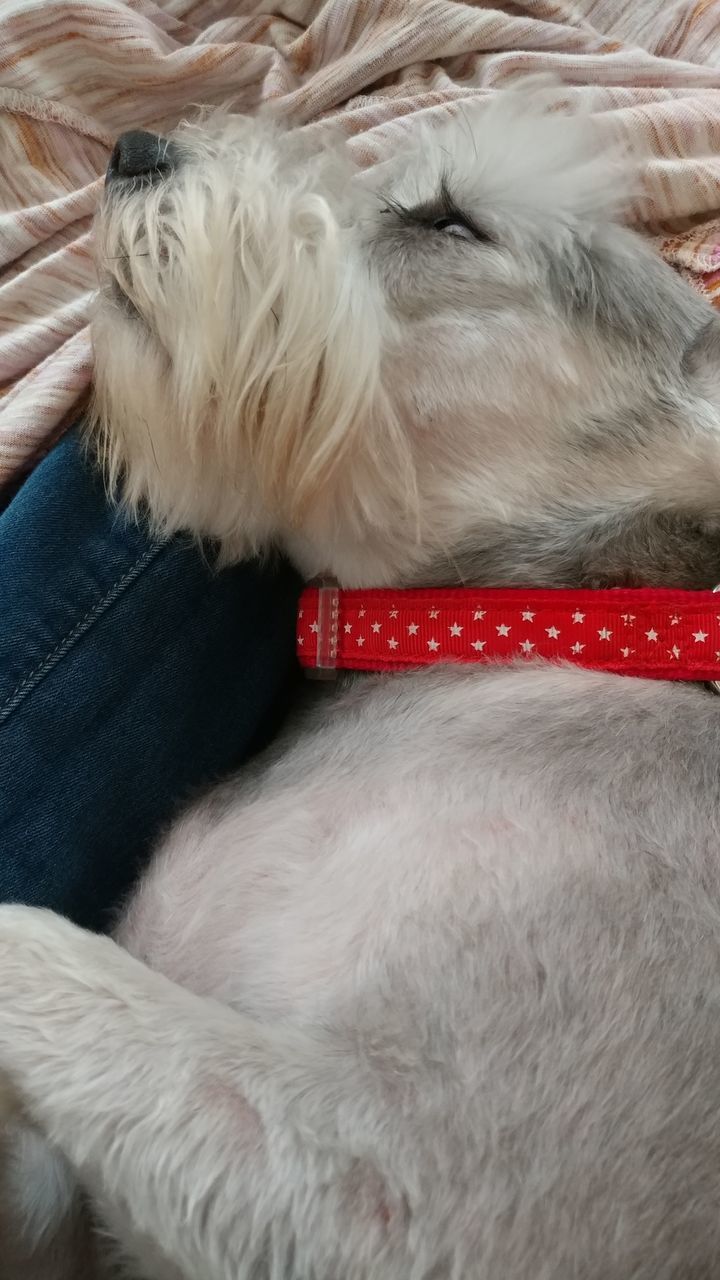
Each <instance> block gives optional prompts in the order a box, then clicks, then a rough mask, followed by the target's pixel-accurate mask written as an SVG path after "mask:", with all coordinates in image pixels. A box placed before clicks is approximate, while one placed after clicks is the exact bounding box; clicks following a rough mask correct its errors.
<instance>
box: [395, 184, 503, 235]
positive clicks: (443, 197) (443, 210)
mask: <svg viewBox="0 0 720 1280" xmlns="http://www.w3.org/2000/svg"><path fill="white" fill-rule="evenodd" d="M386 211H387V212H388V213H393V214H395V215H396V216H397V217H398V218H399V219H400V220H401V221H402V222H403V223H404V224H405V225H406V226H407V225H410V226H416V227H427V229H428V230H430V231H436V232H441V233H442V234H444V235H449V236H454V237H456V238H457V239H459V240H472V241H476V242H479V243H481V244H493V243H495V240H494V237H493V236H492V235H491V234H490V232H489V231H488V230H487V228H485V227H481V226H479V224H478V223H477V222H476V221H475V219H474V218H473V217H472V216H471V215H470V214H469V213H467V212H466V211H465V210H464V209H462V208H461V207H460V205H459V204H458V203H457V201H456V199H455V197H454V196H453V194H452V192H451V191H450V189H449V187H448V184H447V182H446V180H445V179H443V181H442V182H441V184H440V190H439V191H438V194H437V196H433V197H432V199H430V200H425V201H423V202H422V203H420V204H416V205H412V206H408V205H402V204H400V203H399V202H397V201H394V200H386Z"/></svg>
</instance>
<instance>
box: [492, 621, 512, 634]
mask: <svg viewBox="0 0 720 1280" xmlns="http://www.w3.org/2000/svg"><path fill="white" fill-rule="evenodd" d="M495 630H496V631H497V633H498V635H499V636H509V635H510V632H511V631H512V627H506V626H505V623H504V622H501V623H500V626H499V627H496V628H495Z"/></svg>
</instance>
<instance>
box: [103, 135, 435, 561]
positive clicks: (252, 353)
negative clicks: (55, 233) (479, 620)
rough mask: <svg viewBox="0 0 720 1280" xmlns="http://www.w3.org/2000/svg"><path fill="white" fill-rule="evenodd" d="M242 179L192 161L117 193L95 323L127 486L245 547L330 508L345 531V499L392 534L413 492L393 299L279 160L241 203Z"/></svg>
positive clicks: (165, 517)
mask: <svg viewBox="0 0 720 1280" xmlns="http://www.w3.org/2000/svg"><path fill="white" fill-rule="evenodd" d="M238 182H239V179H238V176H237V174H234V175H232V176H231V177H225V178H224V177H223V170H222V169H221V168H220V167H218V166H215V167H212V168H211V169H208V168H207V167H204V166H202V165H199V164H193V163H192V162H191V163H188V164H187V166H186V167H184V168H183V169H181V170H180V171H179V172H178V173H177V175H173V177H172V179H171V181H169V182H168V183H164V184H161V185H160V186H158V187H156V188H152V189H150V190H148V191H147V192H140V193H132V192H131V193H130V194H129V195H127V196H123V195H122V194H121V195H120V196H119V198H118V197H116V196H114V195H112V194H111V195H110V197H109V198H108V200H107V202H106V205H105V207H104V210H103V212H102V214H101V217H100V219H99V225H98V257H99V261H100V265H101V269H102V271H103V274H104V275H105V277H106V280H107V281H108V282H109V283H107V284H106V286H105V289H104V293H103V295H102V296H101V301H100V305H99V308H98V313H97V317H96V320H95V325H94V343H95V351H96V395H95V406H94V418H95V422H96V425H97V429H98V438H99V441H100V451H101V454H102V457H103V461H104V463H105V467H106V471H107V474H108V476H109V480H110V483H111V485H113V486H114V485H115V484H116V482H117V481H118V480H119V479H122V490H123V493H124V497H125V499H126V501H128V502H129V503H130V504H131V505H133V506H137V505H139V504H145V505H147V506H148V508H149V510H150V512H151V514H152V515H153V517H154V518H155V521H156V522H157V523H158V524H159V525H160V526H161V527H162V528H163V529H165V530H168V531H169V530H174V529H179V528H188V529H190V530H192V531H193V532H195V533H198V534H209V535H211V536H214V537H217V538H219V539H220V540H221V542H223V543H224V544H225V546H226V548H227V550H228V552H229V554H231V555H235V554H242V553H244V552H245V551H247V550H248V549H256V548H257V547H258V546H261V545H262V544H263V543H264V542H266V541H267V540H268V538H270V537H271V535H272V531H273V530H277V529H282V528H290V529H302V528H304V527H308V526H311V525H312V524H313V523H314V522H315V523H316V522H317V521H318V519H319V517H320V516H322V518H323V520H324V523H325V526H326V528H327V527H329V526H330V525H331V524H332V520H333V519H334V518H336V517H337V513H338V508H339V507H342V515H343V519H344V520H348V519H353V518H355V519H356V520H357V521H358V522H359V524H363V523H365V524H370V525H374V526H377V525H378V524H381V523H382V519H383V510H382V509H383V503H384V502H392V503H393V505H394V506H396V504H397V498H396V495H397V493H398V491H400V492H403V491H404V492H406V493H408V494H410V493H412V489H413V483H412V475H411V471H412V468H411V464H410V457H409V449H408V446H407V444H406V442H405V438H404V436H403V433H402V431H401V429H400V427H399V426H398V423H397V421H396V419H395V417H394V415H393V413H392V411H391V409H390V407H389V401H388V398H387V396H386V395H385V393H384V390H383V386H382V379H381V345H382V324H381V320H380V313H381V308H380V305H379V301H378V298H377V297H376V296H375V294H374V290H373V285H372V282H371V280H370V277H369V275H368V272H367V271H366V270H365V269H364V267H363V264H362V262H361V261H360V259H359V257H358V255H357V252H356V250H355V248H354V245H353V242H352V239H351V238H350V236H349V233H348V232H347V231H345V230H344V229H343V227H342V226H341V224H340V222H339V221H338V220H337V218H336V217H335V216H334V213H333V212H332V211H331V209H330V206H329V204H328V203H327V201H326V200H325V199H323V198H321V197H319V196H317V195H316V194H314V193H313V192H312V191H311V190H306V191H303V190H300V191H298V190H297V188H296V187H293V186H292V184H289V183H287V181H285V182H284V181H283V180H282V176H281V174H280V172H279V169H278V166H277V162H276V160H275V158H274V156H272V155H270V156H269V157H268V158H267V159H263V154H262V152H258V153H257V154H256V155H255V156H254V169H253V171H252V172H250V173H248V174H246V175H245V183H246V188H243V194H242V195H241V196H240V198H238V190H239V186H238ZM245 189H246V190H247V194H244V191H245ZM389 476H392V477H393V484H392V490H393V492H392V494H390V493H389V491H388V483H387V480H388V477H389ZM403 478H404V479H403Z"/></svg>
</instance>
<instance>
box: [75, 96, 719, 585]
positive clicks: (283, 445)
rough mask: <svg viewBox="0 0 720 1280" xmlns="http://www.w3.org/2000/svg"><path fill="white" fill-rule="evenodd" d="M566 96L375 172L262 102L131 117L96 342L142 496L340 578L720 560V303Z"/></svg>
mask: <svg viewBox="0 0 720 1280" xmlns="http://www.w3.org/2000/svg"><path fill="white" fill-rule="evenodd" d="M546 105H547V104H546V103H545V101H544V99H543V95H542V93H540V94H539V93H538V92H536V93H534V94H530V95H526V94H522V93H515V92H513V93H503V94H499V95H498V96H497V100H496V102H495V104H494V105H491V106H489V107H484V109H483V110H482V111H481V112H474V113H471V112H470V111H468V112H464V113H462V114H459V115H458V116H457V117H456V119H455V120H454V121H453V122H452V123H451V124H449V125H446V126H444V127H442V128H440V129H434V130H433V129H431V128H429V127H427V126H425V127H421V128H418V129H417V130H416V132H415V135H414V137H412V146H411V147H410V146H408V148H406V149H403V153H402V154H400V155H398V157H397V159H396V160H391V161H389V162H387V163H385V164H383V165H381V166H379V167H378V168H377V169H376V170H370V171H367V172H360V171H359V170H358V169H357V168H356V167H355V166H354V165H353V163H352V160H351V158H350V156H349V154H348V150H347V148H346V147H345V146H343V145H341V144H340V143H339V142H337V141H335V140H333V138H332V137H331V136H327V135H326V134H325V132H324V131H323V130H320V129H313V130H309V131H299V132H298V131H288V130H286V129H284V128H282V127H280V126H278V125H276V124H273V123H271V122H268V121H267V120H261V121H258V120H251V119H246V118H239V117H230V116H224V115H219V116H216V117H211V118H208V119H206V120H205V121H204V122H202V123H201V124H197V125H189V124H186V125H182V126H181V127H180V128H179V129H178V130H177V131H176V133H175V134H174V135H173V136H172V138H170V139H159V138H157V137H155V136H154V135H150V134H144V133H139V134H138V133H133V134H126V135H123V137H122V138H121V139H120V141H119V142H118V145H117V147H116V149H115V152H114V154H113V158H112V161H111V165H110V169H109V171H108V179H107V185H106V197H105V201H104V204H103V208H102V210H101V213H100V216H99V224H98V262H99V267H100V271H101V275H102V281H103V284H102V289H101V294H100V300H99V306H98V312H97V316H96V320H95V324H94V342H95V351H96V368H97V393H96V410H95V416H96V420H97V422H98V424H99V430H100V435H99V438H100V441H101V445H102V451H103V453H104V456H105V459H106V462H107V465H108V469H109V472H110V475H111V477H112V478H113V479H115V478H117V477H118V476H119V475H122V477H123V485H124V491H125V494H126V497H127V498H128V499H129V500H130V501H131V502H133V503H146V504H147V505H148V507H149V509H150V512H151V514H152V515H153V516H154V517H155V519H156V521H157V522H158V523H159V524H160V525H161V526H163V527H165V528H167V529H171V530H172V529H178V528H187V529H190V530H192V531H193V532H195V533H197V534H199V535H208V536H211V537H214V538H217V539H219V540H220V543H221V546H222V550H223V552H224V554H225V556H226V557H233V556H241V555H243V554H246V553H247V552H248V551H251V550H254V549H259V548H262V547H264V546H267V545H271V544H276V545H279V546H281V547H284V548H285V549H287V550H289V551H290V553H291V554H292V555H293V556H294V558H295V559H296V561H297V562H298V563H299V564H300V565H301V567H302V568H303V569H304V570H305V571H306V572H308V573H315V572H332V573H334V574H335V575H336V576H337V577H338V578H339V580H340V581H341V582H342V583H344V584H345V585H383V584H384V583H395V584H396V585H401V584H403V583H410V582H413V581H423V582H425V583H427V584H428V585H429V584H437V583H443V582H454V581H458V580H464V581H468V582H473V583H481V584H511V583H513V582H516V583H517V582H537V583H547V584H549V585H561V584H567V585H576V584H580V583H582V584H589V583H590V584H591V583H598V584H599V583H603V584H615V583H650V582H667V583H672V584H673V585H678V586H682V585H687V586H699V585H703V586H705V585H711V584H712V585H714V583H715V581H716V580H717V579H718V578H720V535H719V534H718V527H719V526H718V517H719V516H720V436H719V435H718V430H719V428H720V411H719V406H720V379H716V377H715V373H714V367H715V363H716V351H718V350H720V340H718V338H717V335H716V328H717V326H716V322H715V321H714V319H713V315H712V312H711V311H710V310H709V308H708V307H707V306H706V304H705V303H704V302H703V301H702V299H700V298H698V297H696V296H695V295H694V294H693V293H692V292H691V290H690V289H688V287H687V286H686V285H685V284H684V283H683V282H682V281H681V280H680V279H678V278H677V277H676V276H675V275H674V273H673V272H672V271H671V270H670V268H668V267H666V266H665V265H664V264H663V263H662V262H661V260H660V259H659V258H658V256H657V255H656V254H655V252H654V251H653V250H652V249H651V248H650V247H649V246H647V245H646V244H645V243H644V242H643V241H642V240H641V239H640V238H639V237H637V236H636V235H634V234H633V233H632V232H630V231H629V230H627V229H625V228H624V227H623V226H621V225H620V224H619V223H618V222H617V221H616V219H615V214H616V210H617V194H618V184H619V179H618V172H619V171H618V167H617V166H616V164H615V161H614V160H613V159H612V158H611V157H610V158H609V157H608V156H607V155H606V154H604V153H603V152H602V149H601V148H599V147H598V144H597V140H596V139H595V138H593V136H592V135H591V134H589V132H588V126H587V125H586V123H585V122H583V121H581V120H578V119H576V118H572V117H569V116H567V115H562V114H560V113H555V112H549V111H547V109H546ZM408 136H409V137H410V135H408Z"/></svg>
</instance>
